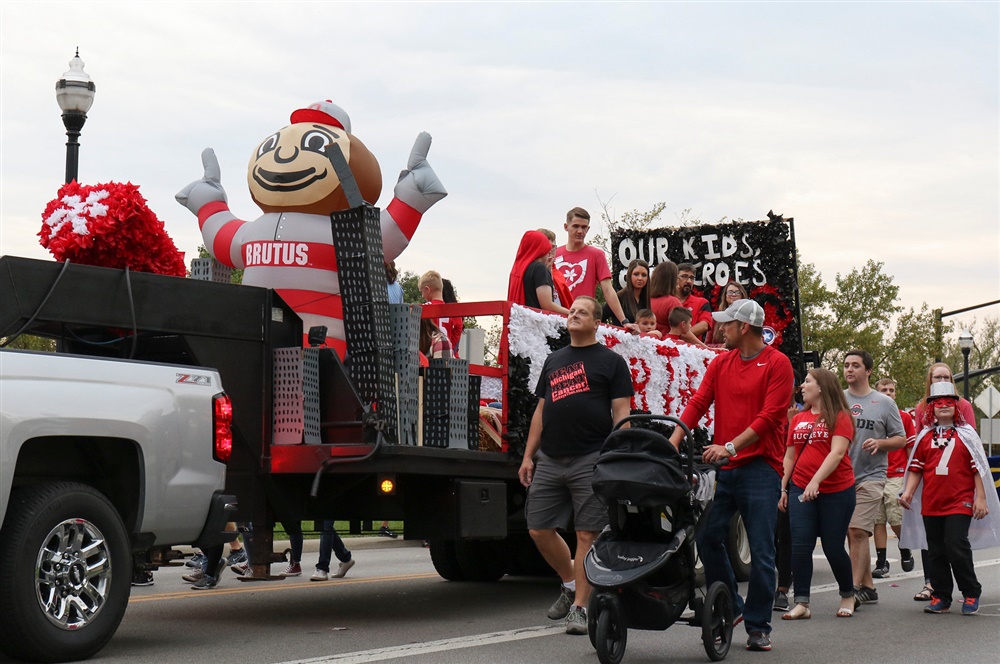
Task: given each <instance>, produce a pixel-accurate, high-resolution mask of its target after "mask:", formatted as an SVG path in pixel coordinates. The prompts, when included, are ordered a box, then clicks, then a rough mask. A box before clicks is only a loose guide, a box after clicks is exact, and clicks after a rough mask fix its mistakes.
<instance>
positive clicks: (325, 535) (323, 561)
mask: <svg viewBox="0 0 1000 664" xmlns="http://www.w3.org/2000/svg"><path fill="white" fill-rule="evenodd" d="M331 553H334V554H336V555H337V560H339V561H340V562H342V563H346V562H347V561H348V560H350V559H351V552H350V551H348V550H347V546H345V545H344V540H342V539H340V535H338V534H337V531H336V530H334V528H333V521H324V522H323V530H322V532H320V535H319V561H318V562H317V563H316V569H321V570H323V571H324V572H329V571H330V554H331Z"/></svg>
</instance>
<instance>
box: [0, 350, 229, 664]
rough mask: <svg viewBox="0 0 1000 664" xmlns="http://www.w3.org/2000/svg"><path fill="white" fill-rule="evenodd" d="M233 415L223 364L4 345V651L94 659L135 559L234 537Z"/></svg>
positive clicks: (0, 400)
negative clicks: (229, 529) (229, 476)
mask: <svg viewBox="0 0 1000 664" xmlns="http://www.w3.org/2000/svg"><path fill="white" fill-rule="evenodd" d="M231 419H232V409H231V405H230V402H229V398H228V397H227V396H226V395H225V393H224V392H223V391H222V385H221V381H220V378H219V374H218V373H217V372H215V371H213V370H210V369H200V368H192V367H183V366H173V365H169V364H158V363H154V362H138V361H131V360H125V359H100V358H94V357H86V356H80V355H66V354H62V353H45V352H32V351H19V350H7V349H3V350H0V519H2V520H0V523H2V526H0V570H3V573H2V574H0V607H2V609H0V651H3V652H4V653H6V654H8V655H10V656H12V657H15V658H17V659H22V660H27V661H44V662H58V661H70V660H77V659H83V658H86V657H89V656H91V655H93V654H94V653H96V652H97V651H99V650H100V649H101V648H102V647H103V646H104V645H105V644H106V643H107V642H108V640H109V639H110V638H111V637H112V635H114V633H115V630H116V629H117V628H118V625H119V623H120V622H121V619H122V616H123V615H124V613H125V608H126V606H127V604H128V598H129V590H130V584H131V579H132V571H133V558H134V556H136V555H137V554H142V553H144V552H149V551H156V550H160V549H164V548H169V547H170V546H171V545H178V544H194V545H196V546H201V547H207V546H210V545H217V544H221V543H222V542H224V541H226V540H228V539H230V538H231V537H232V535H231V534H229V535H228V536H227V535H225V534H224V529H225V524H226V521H227V520H229V514H230V513H231V512H232V511H234V510H235V507H236V505H235V503H236V500H235V498H234V497H233V496H230V495H226V494H224V492H223V487H224V485H225V472H226V465H225V460H226V458H227V456H228V452H229V449H231V444H232V432H231V430H230V423H231Z"/></svg>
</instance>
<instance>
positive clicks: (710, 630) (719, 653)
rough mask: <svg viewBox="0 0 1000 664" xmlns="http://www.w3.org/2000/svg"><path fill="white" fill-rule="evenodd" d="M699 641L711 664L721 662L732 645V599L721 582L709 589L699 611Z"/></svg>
mask: <svg viewBox="0 0 1000 664" xmlns="http://www.w3.org/2000/svg"><path fill="white" fill-rule="evenodd" d="M701 640H702V641H703V642H704V644H705V652H706V653H707V654H708V658H709V659H710V660H712V661H713V662H721V661H722V660H724V659H725V658H726V655H728V654H729V647H730V646H731V645H732V644H733V598H732V597H731V596H730V594H729V588H727V587H726V586H725V584H723V583H722V582H721V581H716V582H715V583H713V584H712V585H711V587H709V589H708V594H707V595H706V596H705V606H704V608H703V609H702V611H701Z"/></svg>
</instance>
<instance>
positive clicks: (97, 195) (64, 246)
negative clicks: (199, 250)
mask: <svg viewBox="0 0 1000 664" xmlns="http://www.w3.org/2000/svg"><path fill="white" fill-rule="evenodd" d="M38 236H39V238H41V239H40V242H41V245H42V246H43V247H45V248H46V249H48V250H49V251H50V252H51V253H52V255H53V256H54V257H55V259H56V260H57V261H65V260H70V261H72V262H74V263H81V264H84V265H97V266H100V267H110V268H117V269H122V268H125V267H128V268H129V269H132V270H136V271H138V272H153V273H156V274H166V275H170V276H175V277H183V276H184V275H185V274H186V272H187V270H186V269H185V266H184V254H183V253H182V252H180V251H177V247H176V246H175V245H174V242H173V240H171V239H170V236H168V235H167V233H166V231H165V230H164V228H163V222H162V221H160V220H159V219H157V217H156V215H155V214H153V211H152V210H150V209H149V207H148V206H147V205H146V199H145V198H143V197H142V195H141V194H140V193H139V187H137V186H136V185H134V184H132V183H131V182H129V183H126V184H121V183H118V182H109V183H107V184H97V185H93V186H88V185H81V184H79V183H78V182H71V183H69V184H67V185H63V186H62V187H61V188H60V189H59V193H58V195H57V197H56V198H55V199H54V200H52V201H49V204H48V205H46V206H45V211H44V212H43V213H42V229H41V231H39V233H38Z"/></svg>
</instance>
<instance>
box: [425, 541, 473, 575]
mask: <svg viewBox="0 0 1000 664" xmlns="http://www.w3.org/2000/svg"><path fill="white" fill-rule="evenodd" d="M429 548H430V550H431V563H433V564H434V569H435V571H437V573H438V574H440V575H441V578H442V579H446V580H448V581H465V574H464V573H463V572H462V568H461V566H459V564H458V554H457V553H456V552H455V540H431V541H430V547H429Z"/></svg>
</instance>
